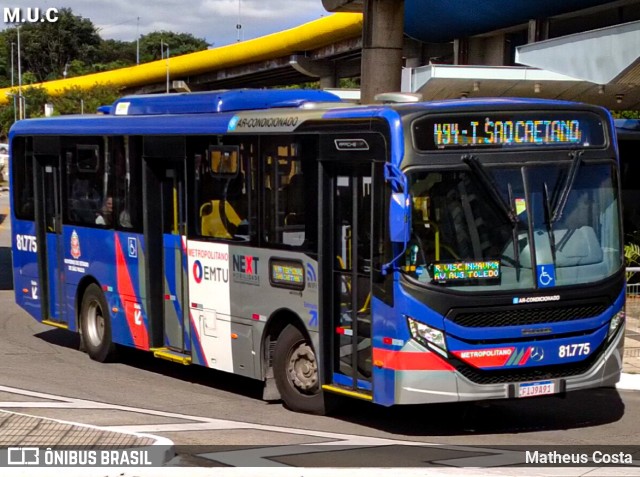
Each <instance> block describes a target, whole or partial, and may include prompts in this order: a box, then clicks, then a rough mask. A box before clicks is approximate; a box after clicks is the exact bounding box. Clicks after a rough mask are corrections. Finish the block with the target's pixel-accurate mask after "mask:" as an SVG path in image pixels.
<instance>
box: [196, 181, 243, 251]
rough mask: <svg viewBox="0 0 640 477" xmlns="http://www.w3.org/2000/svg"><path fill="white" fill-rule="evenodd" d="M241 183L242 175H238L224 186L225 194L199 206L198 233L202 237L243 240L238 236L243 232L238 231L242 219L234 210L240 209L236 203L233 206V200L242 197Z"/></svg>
mask: <svg viewBox="0 0 640 477" xmlns="http://www.w3.org/2000/svg"><path fill="white" fill-rule="evenodd" d="M243 181H244V175H243V174H238V176H237V177H235V178H233V179H231V180H230V181H229V183H228V184H227V185H226V187H225V189H226V194H225V193H223V194H222V195H221V196H220V197H217V198H214V199H212V200H210V201H207V202H205V203H204V204H202V205H201V206H200V226H201V229H200V233H201V234H202V235H204V236H207V237H215V238H222V239H233V238H242V239H244V238H245V237H240V236H238V232H240V233H242V232H243V231H242V230H239V228H240V226H241V223H242V222H243V219H242V217H241V216H240V214H239V211H238V210H236V209H240V207H238V205H237V203H236V207H234V205H233V202H235V201H234V199H238V198H239V197H241V196H242V185H243V183H244V182H243ZM225 195H226V198H225ZM240 213H242V211H240Z"/></svg>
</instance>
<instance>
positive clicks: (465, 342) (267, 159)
mask: <svg viewBox="0 0 640 477" xmlns="http://www.w3.org/2000/svg"><path fill="white" fill-rule="evenodd" d="M100 113H101V114H96V115H83V116H60V117H51V118H40V119H29V120H24V121H19V122H17V123H16V124H15V125H14V126H13V128H12V129H11V132H10V141H11V148H10V149H11V161H12V167H11V220H12V230H13V240H12V246H13V274H14V284H15V295H16V301H17V303H18V304H19V305H20V306H21V307H22V308H24V310H26V311H27V312H28V313H29V314H30V315H31V316H32V317H34V318H35V319H36V320H38V321H40V322H42V323H46V324H48V325H52V326H55V327H59V328H64V329H68V330H70V331H74V332H78V333H80V335H81V338H82V339H81V343H82V347H83V349H84V350H86V351H87V353H88V354H89V356H90V357H91V358H92V359H94V360H97V361H106V360H109V359H112V358H113V356H114V351H116V348H117V346H128V347H134V348H137V349H140V350H148V351H150V352H152V353H153V354H154V355H155V356H156V357H158V358H162V359H167V360H171V361H174V362H177V363H183V364H185V365H188V364H198V365H201V366H206V367H210V368H214V369H218V370H222V371H227V372H231V373H236V374H239V375H242V376H247V377H249V378H253V379H257V380H261V381H263V382H264V398H265V399H267V400H277V399H282V400H283V401H284V403H285V405H286V406H287V407H288V408H290V409H292V410H296V411H303V412H310V413H324V412H326V411H327V409H328V408H329V407H330V404H331V403H332V402H335V398H336V396H337V395H346V396H351V397H354V398H359V399H363V400H367V401H371V402H374V403H378V404H382V405H384V406H390V405H395V404H419V403H439V402H453V401H473V400H487V399H505V398H514V399H518V398H526V397H533V396H544V395H564V394H565V393H566V392H568V391H574V390H580V389H588V388H596V387H602V386H613V385H615V383H616V382H617V381H618V380H619V378H620V372H621V364H622V355H623V335H624V321H625V320H624V316H625V315H624V299H625V274H624V264H623V253H622V227H621V206H620V175H619V168H618V155H617V154H618V152H617V143H616V137H615V133H614V126H613V121H612V119H611V117H610V115H609V114H608V112H607V111H605V110H604V109H602V108H599V107H594V106H588V105H583V104H575V103H569V102H557V101H542V100H530V99H474V100H470V99H468V100H461V101H441V102H428V103H427V102H415V103H393V102H388V103H384V104H378V105H354V104H348V103H343V102H342V101H340V99H339V98H338V97H336V96H334V95H332V94H330V93H327V92H322V91H299V90H237V91H221V92H201V93H188V94H166V95H147V96H128V97H124V98H122V99H119V100H118V101H116V102H115V103H114V104H113V105H111V106H108V107H104V108H101V110H100Z"/></svg>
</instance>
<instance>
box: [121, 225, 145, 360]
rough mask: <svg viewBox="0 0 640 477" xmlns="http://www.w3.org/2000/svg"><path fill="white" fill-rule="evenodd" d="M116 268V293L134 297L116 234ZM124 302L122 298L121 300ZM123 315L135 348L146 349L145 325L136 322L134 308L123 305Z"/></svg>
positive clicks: (129, 276) (131, 283)
mask: <svg viewBox="0 0 640 477" xmlns="http://www.w3.org/2000/svg"><path fill="white" fill-rule="evenodd" d="M115 236H116V270H117V275H118V293H119V294H120V296H122V295H125V296H126V297H128V298H129V299H135V297H136V292H135V289H134V288H133V281H132V280H131V275H130V274H129V269H128V268H127V261H126V260H125V258H124V254H123V253H122V247H121V246H120V238H119V237H118V235H117V234H116V235H115ZM123 302H124V300H123ZM125 317H126V318H127V325H128V326H129V331H130V332H131V336H132V337H133V344H134V346H135V347H136V348H139V349H144V350H148V349H149V333H148V332H147V327H146V325H145V323H144V321H142V322H141V323H140V324H138V325H137V324H136V318H135V310H134V309H133V307H126V306H125Z"/></svg>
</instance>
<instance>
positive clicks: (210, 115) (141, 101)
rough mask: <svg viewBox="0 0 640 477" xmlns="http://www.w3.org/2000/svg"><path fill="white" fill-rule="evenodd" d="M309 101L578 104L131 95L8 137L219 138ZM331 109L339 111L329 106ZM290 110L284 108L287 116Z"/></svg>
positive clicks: (359, 113) (323, 114)
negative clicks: (241, 119)
mask: <svg viewBox="0 0 640 477" xmlns="http://www.w3.org/2000/svg"><path fill="white" fill-rule="evenodd" d="M309 102H312V103H318V102H320V103H324V105H323V106H322V107H321V108H318V109H317V110H318V116H317V117H318V118H325V119H347V118H382V117H386V118H387V119H389V118H390V117H391V116H389V114H391V115H392V116H393V114H397V115H404V114H410V113H413V112H416V111H419V110H422V111H424V112H425V113H427V112H430V113H433V112H447V111H450V112H455V111H460V110H467V111H468V110H470V109H471V110H473V109H476V108H477V109H482V110H487V109H491V108H497V109H502V108H506V109H508V108H509V107H514V108H523V107H524V108H526V107H532V108H534V109H545V108H556V109H557V108H563V107H566V108H572V107H576V105H577V103H572V102H567V101H556V100H545V99H529V98H473V99H465V100H443V101H432V102H424V103H395V104H382V105H380V104H377V105H364V106H360V105H352V106H350V105H348V104H345V103H342V102H341V100H340V98H339V97H338V96H336V95H333V94H332V93H327V92H325V91H318V90H232V91H231V90H230V91H212V92H202V93H177V94H176V93H174V94H160V95H136V96H125V97H123V98H121V99H119V100H117V101H116V102H115V103H114V104H113V105H112V106H107V107H106V108H105V109H108V113H109V114H95V115H65V116H55V117H50V118H36V119H27V120H22V121H18V122H16V123H15V124H14V125H13V127H12V128H11V132H10V136H13V135H15V134H21V135H67V136H69V135H143V134H150V135H156V134H157V135H168V134H174V135H176V134H221V133H226V132H227V131H228V127H229V122H230V121H231V119H232V118H233V117H234V115H235V114H237V113H239V112H241V111H242V112H244V113H251V111H265V110H268V109H274V108H299V107H300V106H303V105H304V104H305V103H309ZM332 104H335V105H336V106H340V107H332ZM600 109H601V108H600ZM291 111H292V110H291V109H289V112H288V114H290V113H291ZM294 111H295V109H294ZM392 111H395V113H392ZM395 117H397V116H395Z"/></svg>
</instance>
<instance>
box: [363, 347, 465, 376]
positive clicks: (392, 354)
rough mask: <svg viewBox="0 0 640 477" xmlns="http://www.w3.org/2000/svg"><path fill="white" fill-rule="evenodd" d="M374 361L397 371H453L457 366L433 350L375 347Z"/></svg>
mask: <svg viewBox="0 0 640 477" xmlns="http://www.w3.org/2000/svg"><path fill="white" fill-rule="evenodd" d="M373 361H374V362H379V363H381V365H382V366H381V367H383V368H385V369H393V370H395V371H453V370H455V368H454V367H453V366H451V365H450V364H449V363H447V362H446V361H445V360H444V359H442V358H441V357H440V356H438V355H437V354H435V353H433V352H431V351H393V350H389V349H382V348H373Z"/></svg>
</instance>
